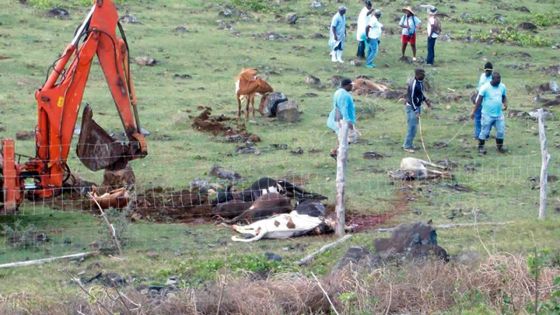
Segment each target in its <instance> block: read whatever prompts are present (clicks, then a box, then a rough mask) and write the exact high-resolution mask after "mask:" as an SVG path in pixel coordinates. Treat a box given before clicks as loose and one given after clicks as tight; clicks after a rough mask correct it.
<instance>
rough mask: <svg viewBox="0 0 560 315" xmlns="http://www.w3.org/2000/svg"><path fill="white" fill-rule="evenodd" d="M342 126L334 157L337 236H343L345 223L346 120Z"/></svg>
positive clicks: (342, 122)
mask: <svg viewBox="0 0 560 315" xmlns="http://www.w3.org/2000/svg"><path fill="white" fill-rule="evenodd" d="M341 124H342V126H340V130H339V132H338V152H337V155H336V156H337V159H336V229H335V233H336V235H337V236H339V237H342V236H344V226H345V225H346V210H345V209H344V188H345V172H346V159H347V156H348V121H346V120H341Z"/></svg>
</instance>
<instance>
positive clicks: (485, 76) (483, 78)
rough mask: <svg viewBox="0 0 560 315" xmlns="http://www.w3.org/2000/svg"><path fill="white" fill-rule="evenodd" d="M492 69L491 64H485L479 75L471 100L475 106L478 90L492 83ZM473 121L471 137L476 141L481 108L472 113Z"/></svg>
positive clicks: (479, 126) (480, 124)
mask: <svg viewBox="0 0 560 315" xmlns="http://www.w3.org/2000/svg"><path fill="white" fill-rule="evenodd" d="M493 69H494V67H493V65H492V63H491V62H487V63H486V64H485V65H484V72H483V73H482V74H481V75H480V79H479V80H478V86H477V87H476V92H477V93H476V96H475V97H474V98H473V100H472V101H473V103H474V105H475V106H476V101H477V100H478V92H479V91H480V88H481V87H482V86H483V85H485V84H486V83H490V81H492V71H493ZM473 120H474V133H473V136H474V138H475V139H476V140H478V136H479V135H480V130H481V129H482V122H481V120H482V106H479V107H478V109H477V110H476V111H475V112H474V116H473Z"/></svg>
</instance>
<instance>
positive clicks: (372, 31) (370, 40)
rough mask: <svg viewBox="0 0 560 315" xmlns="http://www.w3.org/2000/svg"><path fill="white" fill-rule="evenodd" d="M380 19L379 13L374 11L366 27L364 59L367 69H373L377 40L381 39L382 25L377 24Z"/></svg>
mask: <svg viewBox="0 0 560 315" xmlns="http://www.w3.org/2000/svg"><path fill="white" fill-rule="evenodd" d="M379 18H381V11H379V10H375V12H374V14H373V15H372V16H371V17H370V18H369V22H368V25H367V27H366V35H367V44H368V54H367V59H366V67H367V68H370V69H371V68H375V64H374V63H373V61H374V60H375V57H377V51H378V47H379V39H380V38H381V32H382V28H383V24H381V23H380V22H379Z"/></svg>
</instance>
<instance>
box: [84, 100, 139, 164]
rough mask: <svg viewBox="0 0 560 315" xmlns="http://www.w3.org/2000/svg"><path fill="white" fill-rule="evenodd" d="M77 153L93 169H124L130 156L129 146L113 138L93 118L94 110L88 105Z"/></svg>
mask: <svg viewBox="0 0 560 315" xmlns="http://www.w3.org/2000/svg"><path fill="white" fill-rule="evenodd" d="M76 153H77V155H78V157H79V158H80V160H81V161H82V163H83V164H84V165H85V166H86V167H87V168H89V169H90V170H92V171H98V170H100V169H112V170H115V169H122V168H124V167H126V164H127V162H128V160H130V158H129V154H128V148H127V146H125V145H124V144H123V143H121V142H119V141H116V140H115V139H113V138H112V137H111V136H110V135H109V134H108V133H107V132H106V131H105V130H104V129H103V128H102V127H101V126H99V125H98V124H97V123H96V122H95V121H94V120H93V112H92V110H91V108H90V106H89V105H86V107H85V108H84V112H83V114H82V128H81V131H80V138H79V139H78V147H77V148H76Z"/></svg>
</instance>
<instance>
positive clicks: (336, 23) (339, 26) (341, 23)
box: [329, 6, 346, 63]
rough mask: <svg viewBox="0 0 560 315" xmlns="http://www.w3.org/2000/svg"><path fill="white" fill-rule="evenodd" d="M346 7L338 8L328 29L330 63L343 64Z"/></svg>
mask: <svg viewBox="0 0 560 315" xmlns="http://www.w3.org/2000/svg"><path fill="white" fill-rule="evenodd" d="M345 14H346V7H345V6H340V7H339V8H338V12H336V14H335V15H334V16H333V18H332V20H331V27H330V37H329V47H330V48H331V57H332V58H331V61H332V62H340V63H343V62H344V61H343V60H342V51H343V50H344V42H345V41H346V16H345Z"/></svg>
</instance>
